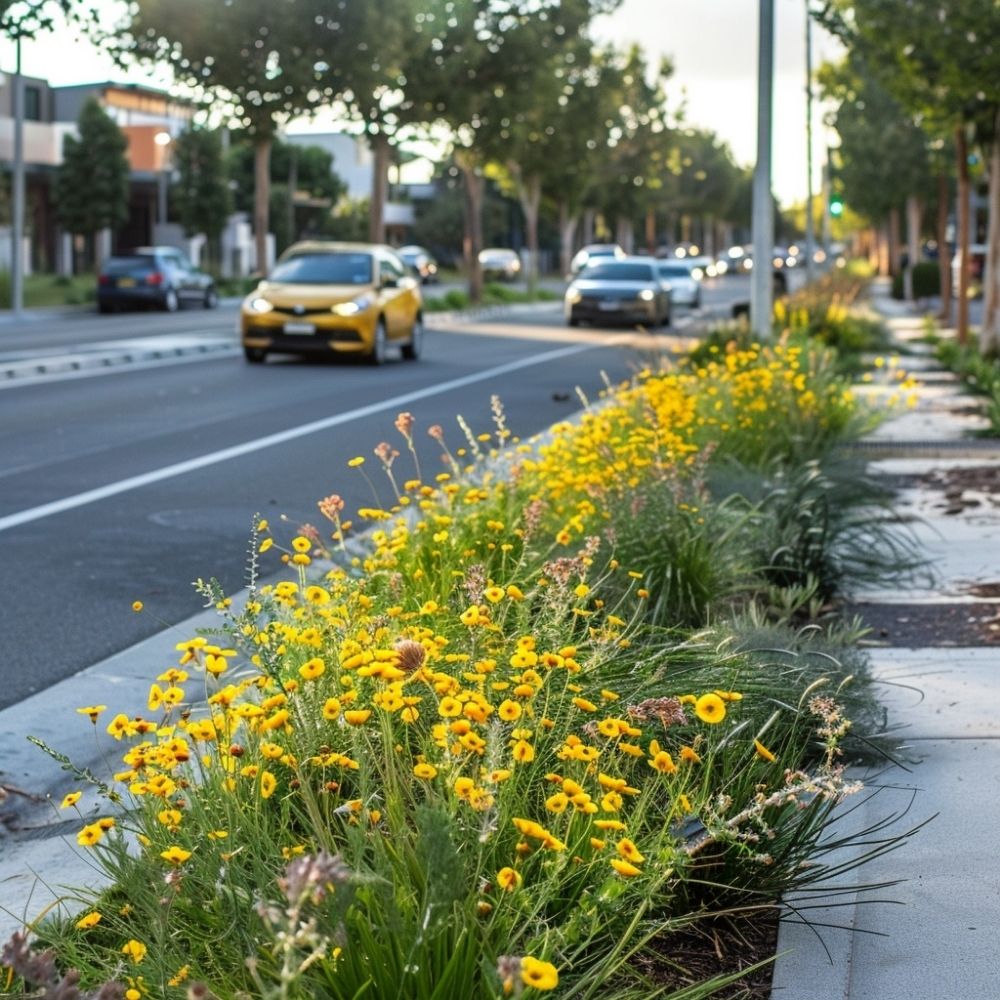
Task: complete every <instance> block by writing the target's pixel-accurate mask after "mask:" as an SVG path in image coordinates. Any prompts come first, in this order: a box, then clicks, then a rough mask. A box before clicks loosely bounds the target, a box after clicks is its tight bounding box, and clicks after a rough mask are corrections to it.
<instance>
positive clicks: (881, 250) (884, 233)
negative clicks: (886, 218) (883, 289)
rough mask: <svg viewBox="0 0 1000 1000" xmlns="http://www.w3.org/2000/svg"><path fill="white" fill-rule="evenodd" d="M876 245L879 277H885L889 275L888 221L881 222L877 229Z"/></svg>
mask: <svg viewBox="0 0 1000 1000" xmlns="http://www.w3.org/2000/svg"><path fill="white" fill-rule="evenodd" d="M877 246H878V251H877V253H878V273H879V277H882V278H887V277H889V257H890V256H891V255H890V253H889V225H888V223H883V224H882V225H881V226H880V227H879V230H878V234H877Z"/></svg>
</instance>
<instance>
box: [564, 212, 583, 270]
mask: <svg viewBox="0 0 1000 1000" xmlns="http://www.w3.org/2000/svg"><path fill="white" fill-rule="evenodd" d="M579 219H580V217H579V215H575V214H571V213H570V210H569V205H567V204H566V202H565V201H561V202H559V268H560V270H561V272H562V274H564V275H568V274H569V268H570V264H571V263H572V261H573V241H574V238H575V237H576V226H577V223H578V222H579Z"/></svg>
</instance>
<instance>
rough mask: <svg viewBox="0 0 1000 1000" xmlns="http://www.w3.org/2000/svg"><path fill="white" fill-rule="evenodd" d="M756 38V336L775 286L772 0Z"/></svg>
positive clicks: (763, 330)
mask: <svg viewBox="0 0 1000 1000" xmlns="http://www.w3.org/2000/svg"><path fill="white" fill-rule="evenodd" d="M759 4H760V29H759V34H758V39H757V166H756V168H755V169H754V173H753V219H752V223H753V271H752V272H751V274H752V284H751V287H750V321H751V325H752V327H753V331H754V333H755V334H756V336H757V337H758V338H759V339H769V338H770V336H771V316H772V313H773V311H774V301H773V296H774V286H773V280H774V279H773V277H772V275H771V257H772V256H773V254H774V204H773V201H772V198H771V91H772V86H773V79H772V77H773V68H774V0H759Z"/></svg>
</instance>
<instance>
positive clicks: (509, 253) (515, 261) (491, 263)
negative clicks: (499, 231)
mask: <svg viewBox="0 0 1000 1000" xmlns="http://www.w3.org/2000/svg"><path fill="white" fill-rule="evenodd" d="M479 266H480V267H481V268H482V270H483V277H484V278H485V279H486V280H487V281H489V280H490V279H492V278H499V279H500V280H501V281H514V280H515V279H516V278H517V277H518V275H520V273H521V258H520V257H518V255H517V254H516V253H515V252H514V251H513V250H507V249H506V248H504V247H487V248H486V249H485V250H480V251H479Z"/></svg>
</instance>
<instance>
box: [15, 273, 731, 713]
mask: <svg viewBox="0 0 1000 1000" xmlns="http://www.w3.org/2000/svg"><path fill="white" fill-rule="evenodd" d="M706 292H707V294H706V308H707V310H708V311H712V310H713V309H714V310H717V311H719V312H721V313H722V314H728V311H729V309H730V307H731V303H732V301H734V300H738V299H739V298H740V297H741V296H742V295H743V290H742V289H741V287H740V283H739V282H738V280H728V281H724V282H719V283H718V284H717V287H715V288H706ZM693 319H694V317H691V316H685V315H683V314H682V313H679V314H678V317H677V320H676V323H675V327H678V328H680V329H681V330H684V329H685V328H686V329H687V330H690V329H691V328H692V321H693ZM428 326H429V331H428V336H427V338H426V350H425V355H424V358H423V360H421V361H420V362H419V363H416V364H414V363H410V362H404V361H401V360H395V359H393V360H392V361H391V362H390V363H389V364H387V365H386V366H384V367H382V368H372V367H370V366H368V365H365V364H359V363H353V362H352V363H348V362H341V361H332V362H329V363H325V362H309V361H302V360H296V359H280V358H273V359H270V360H269V362H268V364H266V365H247V364H245V363H244V361H243V359H242V356H241V355H240V354H239V353H238V350H237V345H236V337H235V309H234V308H232V307H230V308H228V309H226V308H223V309H220V310H218V311H215V312H201V311H197V310H191V311H183V312H181V313H179V314H176V315H173V316H168V315H163V314H141V313H140V314H129V315H123V316H113V317H98V316H94V315H84V316H80V315H76V316H68V315H62V316H53V317H49V318H37V319H34V320H32V321H30V322H29V323H26V324H21V325H18V326H13V325H9V326H2V327H0V361H2V360H3V359H4V358H5V357H6V358H9V357H13V356H15V355H16V356H18V357H20V358H26V357H27V358H31V357H45V358H49V359H52V358H54V357H56V358H57V357H58V356H59V355H60V353H63V354H65V353H67V352H74V351H78V350H80V349H82V348H86V347H88V346H90V345H93V344H94V343H107V342H109V341H123V340H135V339H137V338H140V339H141V338H151V337H156V338H159V337H169V336H173V335H182V336H185V337H188V338H191V337H195V338H197V337H204V338H207V339H214V340H216V341H217V340H218V339H219V336H220V334H226V335H228V336H231V338H232V344H231V346H230V348H229V349H228V350H223V351H221V352H217V353H215V354H209V355H205V356H203V357H202V356H195V357H185V358H183V359H170V358H165V359H162V360H159V361H156V362H151V363H149V364H134V365H129V364H125V365H121V366H118V367H117V368H115V369H114V370H113V371H112V370H108V371H100V370H97V371H88V372H78V373H76V375H75V376H72V377H70V376H69V375H60V374H58V373H57V374H53V375H51V376H46V375H42V376H38V377H36V378H33V379H27V380H21V381H18V380H17V379H14V380H8V381H7V382H0V593H2V595H3V598H2V602H0V629H2V634H3V655H2V658H0V708H3V707H6V706H9V705H12V704H15V703H16V702H17V701H19V700H21V699H23V698H24V697H26V696H28V695H29V694H31V693H34V692H36V691H39V690H42V689H44V688H46V687H47V686H49V685H51V684H53V683H55V682H57V681H59V680H61V679H63V678H64V677H67V676H69V675H71V674H73V673H75V672H77V671H79V670H81V669H83V668H85V667H87V666H90V665H91V664H93V663H95V662H98V661H100V660H101V659H103V658H105V657H107V656H109V655H111V654H112V653H115V652H118V651H120V650H123V649H127V648H128V647H129V646H131V645H132V644H134V643H135V642H138V641H139V640H141V639H144V638H146V637H148V636H149V635H151V634H154V633H157V632H159V631H161V630H163V629H165V628H168V627H171V626H172V625H173V624H174V623H176V622H180V621H183V620H185V619H186V618H188V617H189V616H191V615H192V614H194V613H196V612H197V611H199V610H200V609H201V607H202V599H201V598H200V597H199V596H198V595H197V594H196V593H195V591H194V589H193V587H192V581H193V580H195V579H197V578H209V577H216V578H218V579H219V580H220V581H221V583H222V585H223V587H224V588H225V589H226V591H227V592H234V591H236V590H239V589H240V588H241V587H242V586H243V585H244V584H245V582H246V573H245V565H246V561H247V551H248V543H249V534H250V529H251V525H252V523H253V521H254V519H255V518H256V517H257V516H258V515H264V516H266V517H268V519H269V520H270V521H271V523H272V525H273V526H274V533H275V535H276V537H277V538H278V539H279V540H280V539H284V540H285V541H288V540H290V539H291V537H292V536H293V535H294V534H295V533H296V532H297V529H298V527H299V526H300V525H301V524H303V523H306V522H311V523H314V524H316V523H320V522H321V518H320V515H319V514H318V511H317V508H316V501H317V500H319V499H320V498H321V497H324V496H326V495H328V494H330V493H339V494H341V495H342V496H343V497H344V499H345V500H346V502H347V507H348V511H349V512H352V511H354V510H356V509H357V507H358V506H363V505H371V504H372V502H373V496H372V487H371V486H370V485H369V484H368V482H367V481H366V480H365V479H364V477H363V476H361V475H360V474H359V472H358V471H357V470H355V469H350V468H348V466H347V463H348V461H349V460H350V459H351V458H352V457H354V456H355V455H365V456H367V457H368V462H367V464H366V469H367V470H369V472H370V474H371V478H372V481H373V482H374V484H375V486H376V489H377V490H378V492H379V494H380V499H381V500H382V501H384V502H385V503H386V504H388V503H389V502H390V500H391V498H390V494H389V489H388V481H387V480H386V479H385V478H384V476H383V475H382V473H381V472H380V471H379V470H378V469H377V464H378V463H377V461H376V460H375V458H374V457H373V455H372V450H373V448H374V447H375V445H377V444H378V443H379V442H380V441H388V442H390V443H391V444H392V445H393V446H394V447H396V448H398V449H399V450H400V451H401V452H402V453H403V454H402V455H401V457H400V458H399V459H398V460H397V464H396V472H397V476H398V478H400V479H405V478H408V477H409V476H410V474H411V470H412V460H411V458H410V457H409V455H408V454H407V451H406V448H405V446H404V442H403V441H402V439H401V438H400V436H399V434H398V432H397V431H396V430H395V428H394V420H395V418H396V416H397V414H398V413H400V412H401V411H404V410H406V411H409V412H411V413H412V414H413V415H414V417H415V419H416V430H415V438H416V445H417V450H418V455H419V461H420V464H421V467H422V472H423V475H424V477H425V478H426V477H428V476H430V475H433V474H434V473H435V472H436V471H439V470H440V468H441V466H440V456H439V450H438V448H437V446H436V445H435V443H434V442H433V441H432V440H431V439H430V438H429V437H428V436H427V433H426V432H427V428H428V427H430V426H432V425H434V424H441V425H442V426H443V427H444V428H445V431H446V436H447V440H448V442H449V445H450V447H451V448H452V449H453V450H454V449H455V448H457V447H461V446H462V445H463V444H464V440H463V438H462V433H461V430H460V428H459V426H458V424H457V421H456V415H461V416H462V417H464V418H465V420H466V421H467V422H468V424H469V425H470V426H471V427H472V428H473V429H474V431H476V432H486V431H490V430H492V429H493V424H492V418H491V413H490V399H491V396H493V395H494V394H496V395H498V396H499V397H500V398H501V399H502V401H503V405H504V408H505V411H506V415H507V422H508V426H509V427H510V429H511V430H512V431H513V433H514V434H516V435H519V436H521V437H527V436H529V435H531V434H534V433H537V432H540V431H543V430H544V429H546V428H547V427H548V426H550V425H551V424H552V423H553V422H555V421H557V420H560V419H563V418H566V417H568V416H570V415H572V414H573V413H574V412H575V411H576V410H578V408H579V405H580V404H579V399H578V395H577V389H578V388H579V389H580V390H582V391H583V392H584V393H585V394H586V395H587V396H589V397H591V398H594V397H596V396H597V395H598V393H599V391H600V389H601V387H602V385H603V381H604V374H603V373H606V374H607V376H609V377H610V378H611V379H612V380H618V379H621V378H624V377H626V376H627V375H628V374H629V373H630V372H631V371H633V370H635V369H636V368H637V367H640V366H641V365H642V364H644V363H645V362H646V361H648V359H649V353H648V352H649V351H650V350H651V349H652V350H662V349H668V348H670V347H671V346H676V338H675V336H674V335H672V334H666V333H665V334H659V335H657V336H655V337H654V336H652V335H650V334H645V333H641V332H636V331H628V330H624V331H622V330H574V331H570V330H568V329H567V328H566V327H565V326H564V325H563V323H562V320H561V315H560V312H559V307H558V305H550V306H548V307H542V308H539V309H536V310H533V311H519V312H516V313H511V314H509V315H507V316H504V317H499V318H494V319H481V320H477V321H470V320H462V319H459V318H454V317H453V318H452V319H451V320H449V321H440V322H437V323H435V321H434V319H433V318H430V320H429V323H428ZM279 568H280V564H279V562H278V558H277V555H276V554H275V553H274V552H273V551H272V553H270V555H269V557H265V559H264V569H265V570H278V569H279ZM134 600H141V601H142V602H143V603H144V605H145V610H144V611H143V612H142V613H141V614H135V613H133V612H132V610H131V605H132V602H133V601H134ZM177 638H178V640H180V639H182V638H188V637H187V636H183V635H181V634H178V636H177ZM164 666H165V667H166V666H167V665H166V664H165V665H164Z"/></svg>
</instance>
